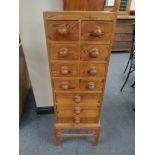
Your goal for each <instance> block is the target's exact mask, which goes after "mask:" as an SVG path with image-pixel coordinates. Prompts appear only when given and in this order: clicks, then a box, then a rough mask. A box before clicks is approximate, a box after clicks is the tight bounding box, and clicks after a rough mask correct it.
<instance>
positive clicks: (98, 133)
mask: <svg viewBox="0 0 155 155" xmlns="http://www.w3.org/2000/svg"><path fill="white" fill-rule="evenodd" d="M94 130H95V134H94V142H93V145H94V146H95V145H97V144H98V141H99V136H100V127H98V128H96V129H94Z"/></svg>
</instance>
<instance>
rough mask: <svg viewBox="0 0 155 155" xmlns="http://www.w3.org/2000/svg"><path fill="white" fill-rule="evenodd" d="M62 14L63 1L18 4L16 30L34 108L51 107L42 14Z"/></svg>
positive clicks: (28, 0) (35, 0)
mask: <svg viewBox="0 0 155 155" xmlns="http://www.w3.org/2000/svg"><path fill="white" fill-rule="evenodd" d="M52 10H53V11H54V10H62V0H20V1H19V13H20V14H19V20H20V21H19V27H20V30H19V31H20V37H21V41H22V45H23V49H24V54H25V58H26V63H27V67H28V72H29V76H30V80H31V84H32V88H33V92H34V96H35V100H36V104H37V107H43V106H52V105H53V102H52V90H51V85H50V75H49V68H48V58H47V49H46V42H45V32H44V23H43V11H52Z"/></svg>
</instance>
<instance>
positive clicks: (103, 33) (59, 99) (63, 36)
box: [44, 11, 116, 145]
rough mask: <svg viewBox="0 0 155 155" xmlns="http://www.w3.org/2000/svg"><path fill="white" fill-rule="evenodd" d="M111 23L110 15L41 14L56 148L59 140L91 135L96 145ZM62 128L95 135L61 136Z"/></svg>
mask: <svg viewBox="0 0 155 155" xmlns="http://www.w3.org/2000/svg"><path fill="white" fill-rule="evenodd" d="M115 19H116V14H115V13H112V12H92V11H91V12H88V11H84V12H83V11H82V12H78V11H74V12H73V11H64V12H44V23H45V32H46V42H47V49H48V61H49V70H50V75H51V85H52V89H53V98H54V110H55V122H54V133H55V134H54V136H55V144H56V145H59V140H60V137H63V136H92V137H94V141H93V144H94V145H96V144H97V143H98V139H99V133H100V113H101V105H102V100H103V94H104V88H105V82H106V76H107V71H108V64H109V59H110V53H111V46H112V39H113V36H114V28H115ZM61 129H92V130H93V132H92V133H90V134H86V133H83V134H79V133H74V134H64V133H61Z"/></svg>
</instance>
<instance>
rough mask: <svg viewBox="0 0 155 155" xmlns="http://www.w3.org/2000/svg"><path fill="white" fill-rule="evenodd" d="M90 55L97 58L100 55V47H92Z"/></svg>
mask: <svg viewBox="0 0 155 155" xmlns="http://www.w3.org/2000/svg"><path fill="white" fill-rule="evenodd" d="M89 55H90V57H92V58H97V57H98V55H99V52H98V49H97V48H93V49H91V50H90V53H89Z"/></svg>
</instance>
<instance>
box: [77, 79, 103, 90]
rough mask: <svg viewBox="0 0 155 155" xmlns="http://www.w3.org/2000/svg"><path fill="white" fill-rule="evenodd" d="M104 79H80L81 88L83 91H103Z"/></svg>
mask: <svg viewBox="0 0 155 155" xmlns="http://www.w3.org/2000/svg"><path fill="white" fill-rule="evenodd" d="M103 82H104V80H103V79H100V80H99V79H98V80H84V79H82V80H80V89H81V90H83V91H102V89H103Z"/></svg>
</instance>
